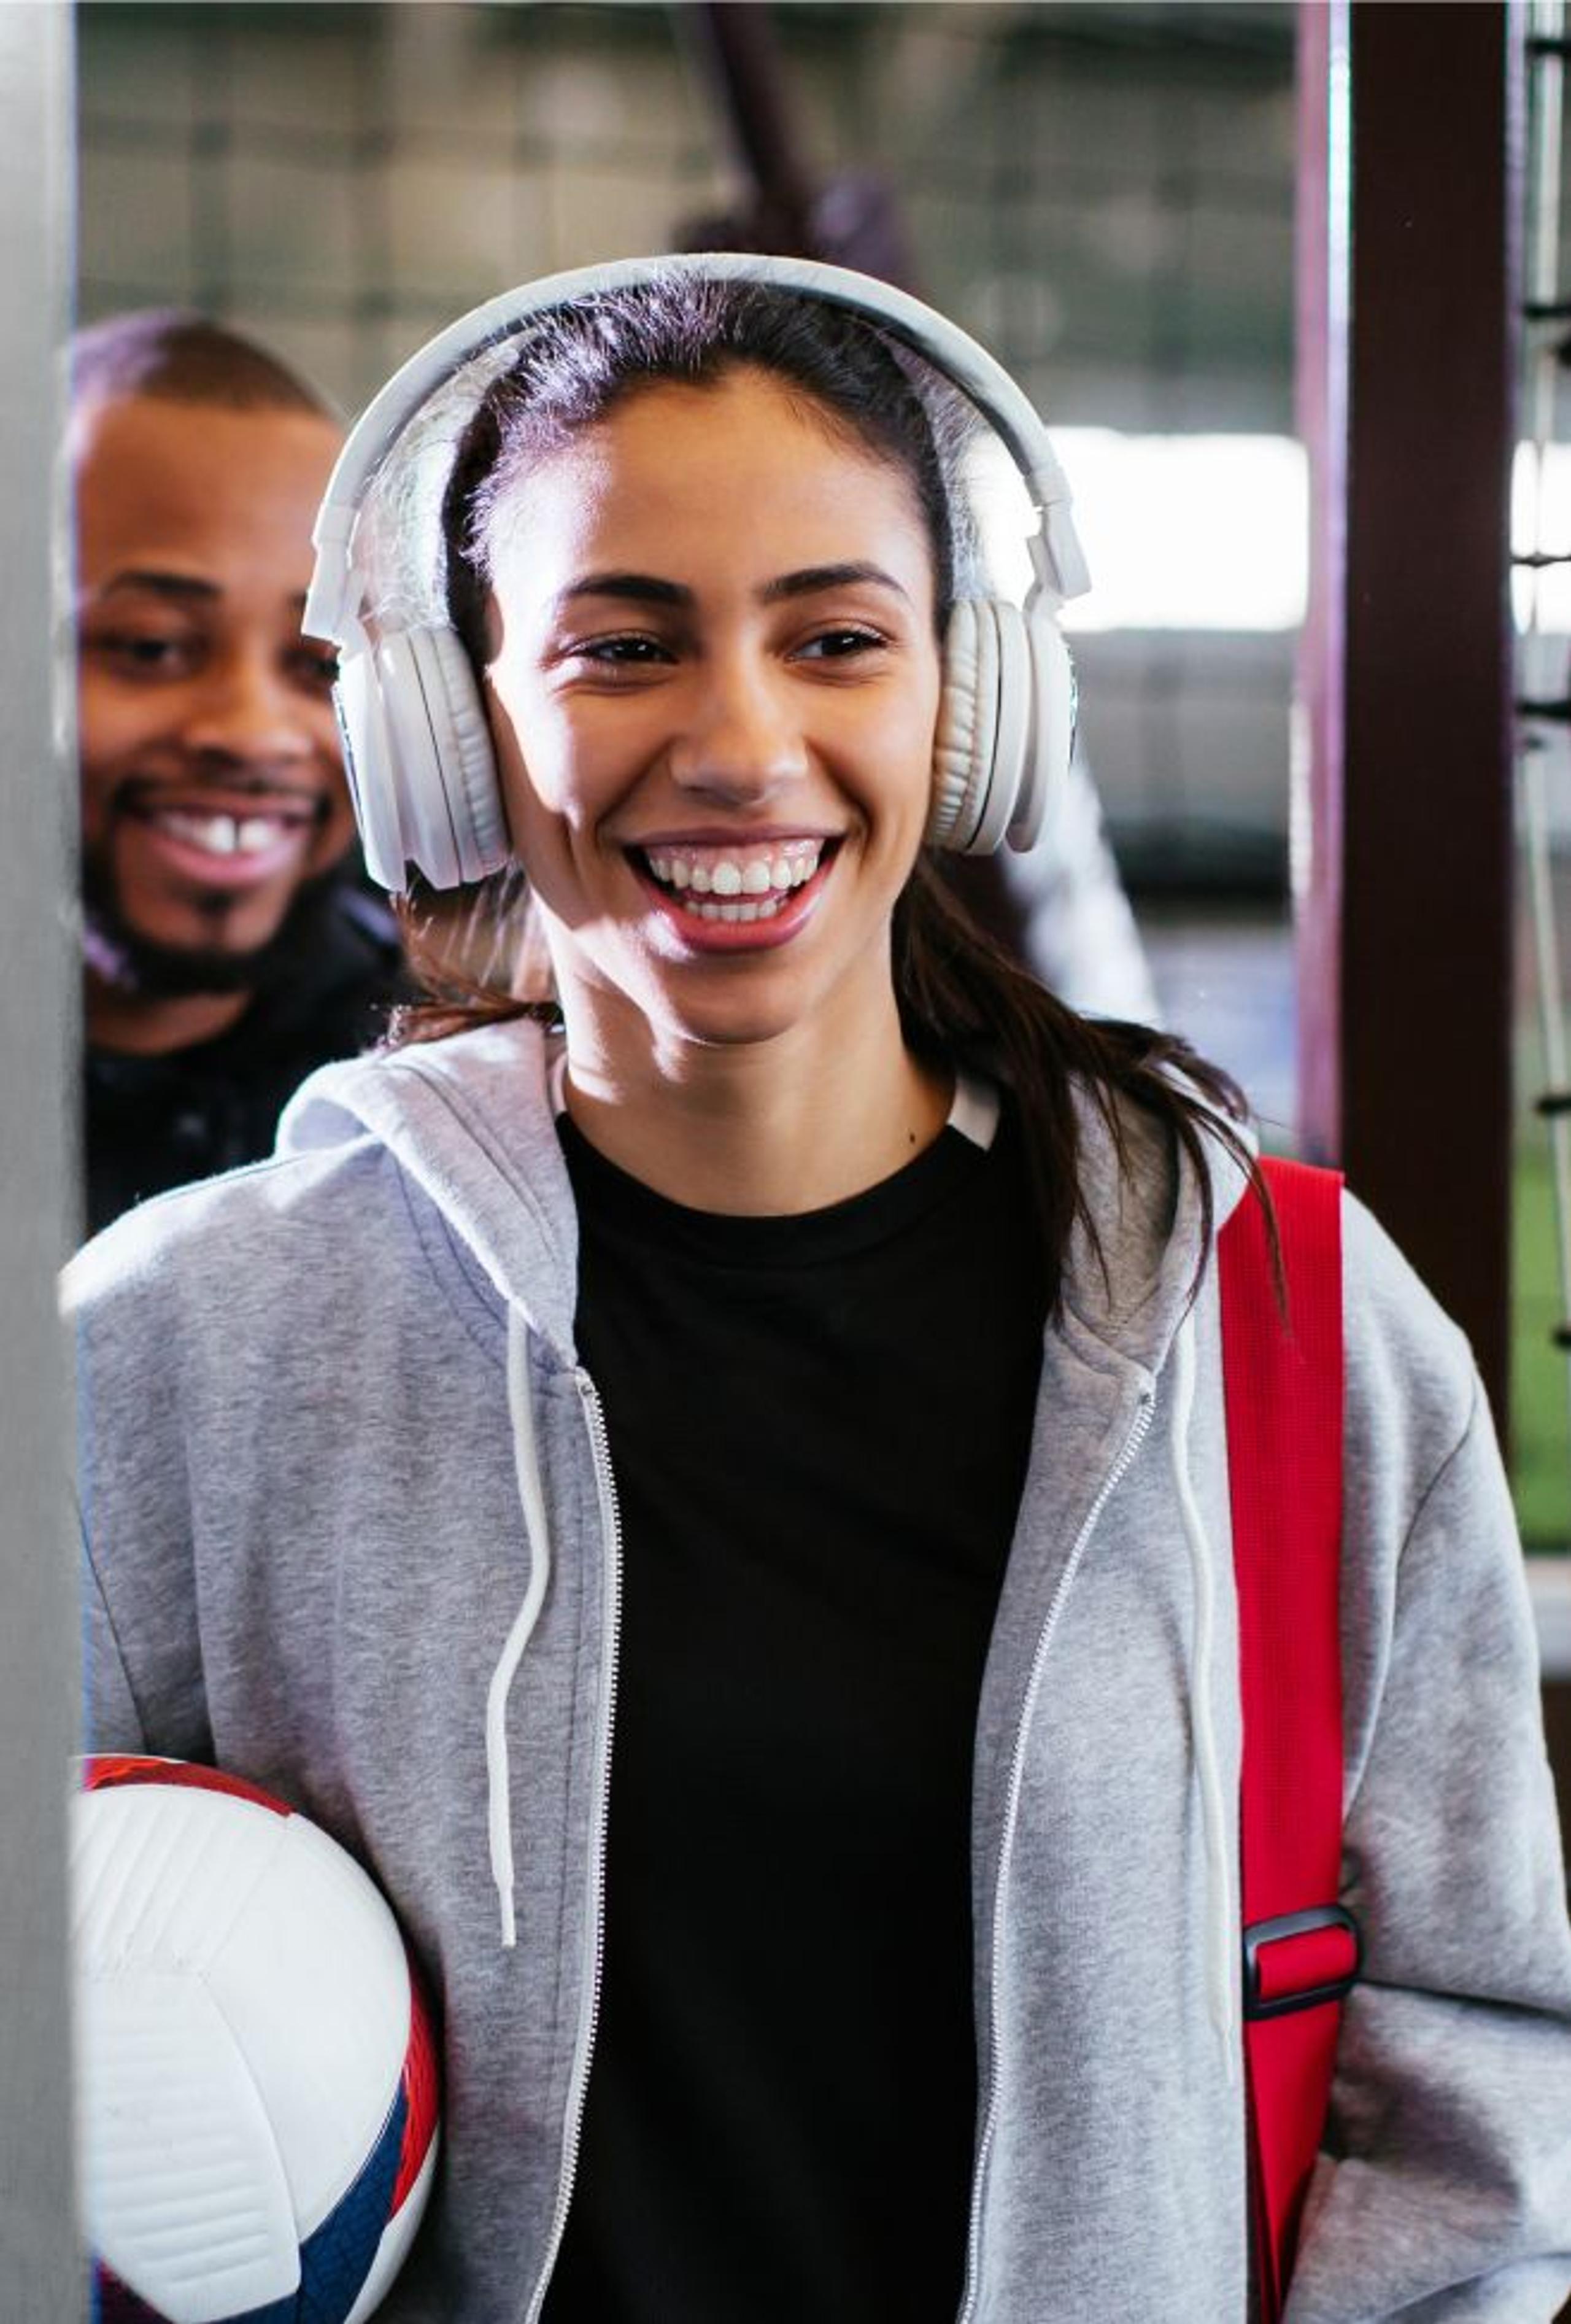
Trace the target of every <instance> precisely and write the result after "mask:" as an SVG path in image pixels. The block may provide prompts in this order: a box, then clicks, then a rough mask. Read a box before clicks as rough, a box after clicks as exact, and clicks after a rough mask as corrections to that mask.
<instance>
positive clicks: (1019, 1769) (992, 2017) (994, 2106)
mask: <svg viewBox="0 0 1571 2324" xmlns="http://www.w3.org/2000/svg"><path fill="white" fill-rule="evenodd" d="M1154 1406H1155V1389H1154V1388H1153V1387H1148V1388H1144V1390H1143V1391H1142V1394H1141V1399H1140V1406H1139V1409H1138V1410H1137V1411H1136V1413H1135V1418H1134V1420H1133V1422H1132V1423H1131V1425H1130V1428H1129V1431H1128V1434H1126V1435H1125V1439H1124V1443H1123V1445H1122V1447H1121V1448H1120V1450H1119V1452H1118V1455H1117V1458H1116V1460H1115V1461H1114V1463H1113V1465H1112V1467H1111V1468H1110V1469H1109V1470H1108V1471H1107V1475H1106V1477H1104V1478H1103V1480H1102V1485H1101V1489H1100V1490H1099V1492H1098V1495H1097V1498H1096V1499H1095V1500H1094V1501H1093V1502H1092V1503H1091V1506H1090V1508H1089V1509H1088V1510H1087V1512H1086V1516H1085V1519H1084V1522H1083V1523H1082V1525H1081V1526H1080V1529H1079V1533H1078V1534H1077V1535H1076V1536H1075V1541H1074V1546H1073V1548H1072V1549H1071V1550H1070V1554H1069V1559H1068V1562H1067V1563H1066V1564H1065V1566H1064V1569H1063V1572H1061V1574H1060V1576H1059V1578H1058V1584H1057V1587H1056V1588H1055V1589H1054V1591H1053V1593H1052V1598H1051V1599H1050V1600H1049V1601H1048V1608H1047V1612H1046V1614H1045V1615H1044V1616H1043V1624H1042V1628H1041V1631H1040V1633H1039V1634H1038V1637H1037V1641H1036V1651H1035V1653H1034V1655H1032V1658H1031V1674H1030V1676H1029V1678H1028V1679H1027V1680H1026V1683H1025V1698H1024V1702H1023V1704H1022V1706H1021V1711H1020V1720H1019V1723H1018V1725H1017V1726H1016V1728H1015V1748H1014V1749H1013V1751H1012V1753H1011V1754H1010V1759H1009V1784H1008V1790H1007V1792H1006V1797H1005V1807H1004V1829H1003V1831H1002V1833H1001V1834H1000V1836H999V1842H998V1885H997V1888H996V1889H995V1891H994V1895H993V1926H992V1932H991V1939H990V1943H989V1950H988V2090H987V2098H986V2103H985V2105H984V2107H983V2111H982V2129H981V2135H980V2136H979V2137H978V2141H977V2167H976V2170H975V2172H973V2174H972V2178H971V2211H970V2226H969V2232H968V2235H967V2239H966V2290H965V2299H964V2301H963V2303H962V2305H961V2308H960V2319H959V2324H971V2319H973V2318H974V2317H975V2315H976V2312H977V2301H978V2292H979V2287H980V2284H981V2255H982V2189H983V2185H984V2182H985V2181H986V2179H987V2175H988V2163H989V2162H990V2160H991V2158H992V2152H993V2141H994V2138H995V2137H996V2136H997V2128H998V1985H999V1978H1000V1971H1001V1965H1002V1960H1003V1950H1004V1898H1005V1891H1006V1888H1007V1886H1008V1882H1009V1858H1010V1855H1011V1852H1012V1849H1013V1846H1014V1839H1015V1823H1016V1822H1017V1821H1018V1818H1019V1812H1020V1792H1021V1786H1022V1784H1023V1783H1024V1770H1025V1738H1026V1736H1027V1734H1028V1733H1029V1731H1030V1728H1031V1720H1032V1714H1033V1712H1034V1710H1035V1708H1036V1694H1037V1689H1038V1687H1039V1686H1040V1684H1041V1682H1042V1670H1043V1664H1044V1663H1045V1662H1046V1660H1047V1650H1048V1647H1049V1646H1050V1645H1051V1644H1052V1634H1053V1632H1054V1631H1055V1630H1056V1629H1057V1628H1058V1620H1059V1616H1060V1614H1061V1611H1062V1609H1063V1602H1064V1600H1065V1598H1066V1597H1067V1595H1068V1594H1069V1589H1070V1583H1071V1582H1073V1580H1074V1578H1075V1574H1076V1572H1077V1571H1078V1569H1079V1563H1080V1559H1081V1557H1082V1556H1083V1555H1084V1554H1085V1547H1086V1544H1087V1542H1088V1541H1089V1539H1090V1537H1091V1533H1092V1530H1093V1528H1094V1527H1095V1526H1096V1523H1097V1520H1098V1517H1100V1516H1101V1514H1102V1511H1103V1510H1104V1509H1105V1508H1107V1503H1108V1501H1109V1500H1110V1499H1112V1496H1113V1493H1114V1491H1115V1490H1116V1487H1117V1485H1118V1483H1119V1481H1120V1480H1121V1479H1122V1477H1123V1476H1124V1473H1125V1471H1126V1470H1127V1469H1128V1467H1129V1465H1130V1463H1131V1462H1133V1460H1134V1459H1135V1454H1136V1453H1137V1452H1139V1450H1140V1447H1141V1445H1142V1444H1143V1443H1144V1441H1145V1436H1146V1432H1147V1430H1148V1429H1149V1428H1150V1426H1151V1420H1152V1414H1153V1409H1154Z"/></svg>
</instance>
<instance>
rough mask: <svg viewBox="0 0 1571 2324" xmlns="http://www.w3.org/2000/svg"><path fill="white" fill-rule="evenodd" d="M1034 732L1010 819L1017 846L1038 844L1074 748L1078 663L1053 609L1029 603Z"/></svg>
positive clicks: (1027, 619)
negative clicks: (1072, 654)
mask: <svg viewBox="0 0 1571 2324" xmlns="http://www.w3.org/2000/svg"><path fill="white" fill-rule="evenodd" d="M1024 637H1025V650H1026V654H1027V657H1028V661H1029V686H1030V696H1031V711H1032V716H1031V732H1030V734H1029V736H1028V738H1027V742H1026V748H1025V756H1024V765H1023V769H1022V779H1021V784H1020V790H1019V796H1018V798H1017V799H1016V801H1015V809H1014V813H1013V814H1012V816H1011V817H1010V820H1009V830H1008V838H1009V844H1010V846H1011V847H1013V848H1017V849H1020V850H1022V851H1024V849H1025V848H1028V847H1033V846H1034V845H1035V844H1036V841H1037V839H1038V837H1039V836H1040V835H1041V832H1042V826H1043V820H1044V818H1045V816H1046V814H1047V809H1048V807H1049V805H1050V803H1051V802H1052V800H1053V799H1055V798H1061V796H1062V792H1063V787H1064V785H1065V784H1066V783H1067V782H1068V780H1069V771H1070V756H1071V754H1072V752H1073V751H1074V746H1075V665H1074V659H1073V657H1072V656H1071V654H1070V649H1069V643H1068V641H1067V640H1066V638H1065V637H1064V634H1063V632H1062V631H1061V629H1060V628H1059V625H1058V622H1057V619H1056V617H1055V615H1054V613H1053V611H1052V607H1051V606H1049V605H1046V604H1031V603H1027V605H1026V608H1025V613H1024Z"/></svg>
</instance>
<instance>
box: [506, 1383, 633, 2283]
mask: <svg viewBox="0 0 1571 2324" xmlns="http://www.w3.org/2000/svg"><path fill="white" fill-rule="evenodd" d="M574 1378H575V1379H576V1380H577V1383H578V1393H579V1397H580V1398H581V1399H582V1401H583V1416H584V1419H585V1421H586V1423H587V1424H588V1428H589V1443H590V1451H591V1452H592V1454H593V1461H594V1481H595V1488H596V1491H597V1493H598V1495H599V1499H600V1524H601V1538H602V1542H603V1543H604V1545H605V1549H606V1619H605V1640H606V1665H605V1666H606V1683H605V1692H604V1706H605V1707H604V1710H603V1712H602V1717H601V1722H600V1781H599V1785H598V1788H597V1790H596V1793H595V1797H594V1801H593V1809H592V1817H593V1821H592V1823H591V1828H590V1860H589V1932H588V1943H589V1960H588V1970H589V2011H588V2015H587V2017H586V2018H585V2020H584V2023H583V2031H582V2032H581V2033H580V2035H579V2039H578V2048H577V2052H576V2054H575V2055H574V2061H573V2080H572V2087H571V2089H570V2091H569V2094H568V2107H567V2133H566V2138H565V2144H564V2147H563V2154H562V2172H561V2177H560V2179H559V2181H558V2183H557V2189H556V2215H555V2217H554V2218H553V2219H552V2221H551V2233H550V2236H548V2238H547V2245H546V2261H545V2265H544V2266H543V2267H542V2268H541V2270H540V2277H539V2281H538V2282H537V2284H536V2286H535V2296H534V2298H533V2299H532V2300H531V2301H530V2302H529V2306H528V2314H527V2316H526V2319H525V2324H537V2318H538V2316H539V2313H540V2310H541V2309H542V2308H543V2307H544V2306H545V2304H546V2294H547V2291H548V2290H549V2289H550V2283H551V2278H552V2275H553V2274H554V2273H555V2272H556V2260H557V2255H558V2254H559V2253H560V2251H561V2249H562V2238H563V2236H564V2235H565V2232H566V2228H567V2213H568V2209H569V2207H570V2206H571V2204H572V2201H573V2190H574V2183H575V2181H576V2180H577V2177H578V2155H579V2148H580V2146H581V2144H582V2143H583V2108H584V2102H585V2099H586V2098H587V2096H588V2091H589V2070H590V2065H591V2063H592V2061H593V2055H594V2037H595V2033H596V2031H597V2029H598V2027H599V2024H600V1999H601V1987H602V1981H603V1978H604V1971H605V1849H606V1830H607V1825H608V1822H609V1819H610V1813H611V1738H612V1735H613V1733H614V1731H615V1727H616V1697H617V1674H618V1662H619V1656H620V1647H621V1598H622V1589H621V1582H622V1520H621V1511H620V1508H619V1507H618V1504H617V1493H616V1479H615V1477H614V1476H613V1474H612V1473H611V1443H610V1440H609V1438H608V1437H607V1435H606V1427H605V1413H604V1410H603V1409H602V1405H601V1401H600V1392H599V1390H598V1389H597V1388H596V1387H595V1385H594V1382H593V1380H592V1379H590V1377H589V1374H588V1373H587V1372H586V1371H582V1370H581V1371H579V1372H577V1373H575V1374H574Z"/></svg>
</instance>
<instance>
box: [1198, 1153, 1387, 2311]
mask: <svg viewBox="0 0 1571 2324" xmlns="http://www.w3.org/2000/svg"><path fill="white" fill-rule="evenodd" d="M1261 1167H1262V1170H1263V1173H1264V1176H1265V1179H1266V1183H1267V1185H1269V1187H1270V1189H1271V1194H1272V1202H1273V1203H1274V1205H1275V1209H1276V1218H1277V1227H1278V1231H1279V1234H1280V1236H1281V1242H1282V1265H1283V1269H1284V1272H1285V1276H1286V1281H1287V1314H1286V1318H1285V1320H1284V1317H1283V1314H1282V1307H1281V1305H1280V1304H1279V1302H1278V1298H1277V1289H1276V1281H1275V1277H1274V1273H1273V1270H1272V1263H1271V1249H1270V1241H1269V1238H1268V1235H1267V1231H1266V1222H1265V1214H1264V1211H1263V1206H1262V1204H1261V1203H1260V1202H1259V1201H1258V1199H1257V1198H1256V1197H1255V1196H1254V1194H1245V1197H1244V1200H1243V1201H1242V1202H1241V1203H1239V1204H1238V1206H1237V1208H1236V1210H1235V1212H1234V1213H1233V1214H1232V1216H1231V1218H1229V1220H1228V1221H1227V1222H1226V1226H1224V1228H1223V1230H1222V1232H1221V1234H1220V1236H1219V1237H1218V1240H1217V1260H1218V1267H1219V1276H1220V1293H1221V1304H1222V1365H1223V1380H1224V1386H1225V1389H1226V1407H1227V1471H1228V1483H1229V1488H1230V1491H1231V1496H1232V1505H1233V1559H1234V1568H1235V1573H1236V1584H1237V1593H1238V1652H1239V1674H1240V1700H1241V1703H1242V1711H1243V1725H1244V1768H1243V1786H1242V1806H1241V1815H1240V1830H1241V1845H1242V1854H1243V1903H1244V1956H1245V1959H1244V2016H1245V2028H1244V2047H1245V2073H1246V2077H1247V2082H1248V2098H1249V2150H1250V2151H1249V2175H1250V2204H1251V2217H1252V2224H1253V2228H1254V2253H1255V2268H1256V2273H1257V2276H1258V2278H1259V2294H1260V2314H1261V2318H1262V2324H1274V2319H1276V2318H1277V2317H1278V2316H1280V2314H1281V2312H1282V2302H1283V2301H1284V2299H1285V2297H1286V2293H1287V2284H1288V2278H1289V2276H1290V2274H1291V2268H1292V2258H1293V2246H1294V2241H1295V2238H1296V2236H1297V2232H1298V2222H1299V2215H1300V2210H1301V2209H1302V2205H1303V2199H1304V2193H1305V2190H1306V2189H1307V2187H1308V2185H1309V2174H1310V2172H1311V2171H1312V2170H1313V2168H1314V2163H1315V2155H1316V2153H1317V2151H1318V2146H1319V2142H1320V2135H1321V2132H1322V2129H1323V2126H1324V2124H1325V2118H1326V2108H1327V2105H1328V2100H1329V2098H1330V2091H1331V2071H1332V2067H1333V2064H1334V2062H1335V2057H1336V2049H1337V2027H1338V2024H1339V2023H1340V2020H1341V2009H1340V2003H1341V2000H1342V1997H1343V1996H1344V1995H1345V1994H1346V1991H1347V1988H1348V1987H1349V1986H1350V1985H1351V1984H1352V1982H1353V1979H1354V1978H1355V1975H1356V1973H1357V1969H1358V1932H1357V1930H1356V1928H1355V1924H1354V1923H1353V1920H1352V1918H1351V1916H1350V1915H1349V1914H1347V1913H1346V1912H1344V1911H1343V1909H1342V1908H1341V1906H1340V1905H1339V1904H1338V1903H1337V1892H1338V1888H1339V1886H1340V1879H1341V1860H1342V1657H1341V1646H1340V1635H1339V1631H1338V1627H1337V1606H1338V1582H1339V1576H1340V1565H1341V1545H1342V1238H1341V1224H1342V1222H1341V1200H1342V1181H1341V1178H1340V1176H1338V1175H1337V1173H1336V1172H1335V1171H1331V1170H1315V1169H1310V1168H1309V1167H1306V1166H1305V1165H1304V1164H1302V1163H1297V1162H1284V1161H1280V1160H1274V1159H1268V1160H1265V1161H1263V1163H1262V1165H1261Z"/></svg>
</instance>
